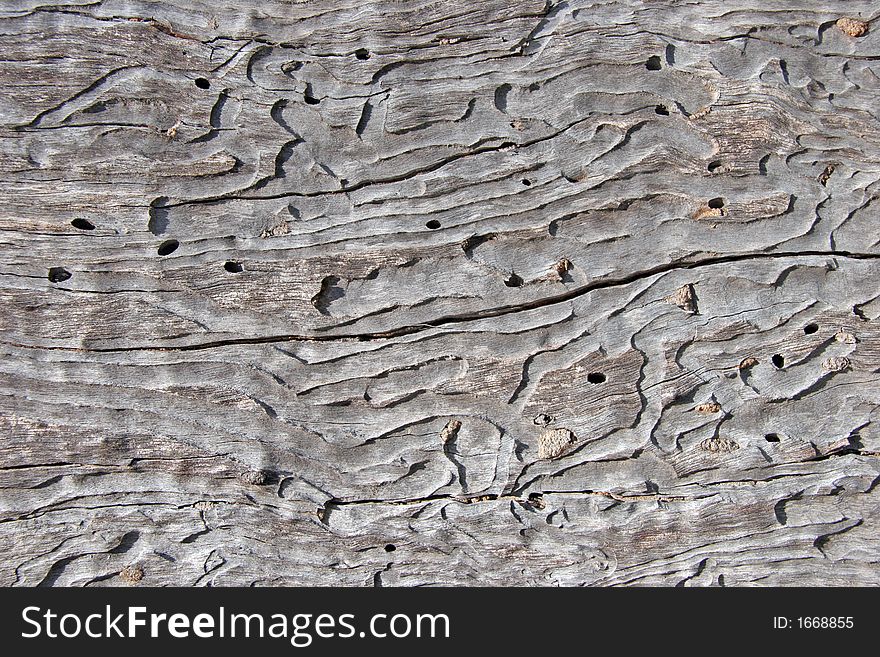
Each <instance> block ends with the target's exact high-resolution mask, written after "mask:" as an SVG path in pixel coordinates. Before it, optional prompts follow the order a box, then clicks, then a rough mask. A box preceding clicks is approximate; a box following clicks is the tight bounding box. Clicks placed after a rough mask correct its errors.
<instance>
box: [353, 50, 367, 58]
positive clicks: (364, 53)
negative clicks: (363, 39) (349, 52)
mask: <svg viewBox="0 0 880 657" xmlns="http://www.w3.org/2000/svg"><path fill="white" fill-rule="evenodd" d="M354 56H355V57H357V58H358V59H369V58H370V51H369V50H367V49H365V48H358V49H357V50H355V51H354Z"/></svg>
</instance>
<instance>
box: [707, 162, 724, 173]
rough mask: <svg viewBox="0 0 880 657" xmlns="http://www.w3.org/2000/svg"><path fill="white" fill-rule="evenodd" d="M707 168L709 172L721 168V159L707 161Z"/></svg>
mask: <svg viewBox="0 0 880 657" xmlns="http://www.w3.org/2000/svg"><path fill="white" fill-rule="evenodd" d="M707 168H708V169H709V173H715V172H716V171H718V169H720V168H721V160H712V161H711V162H709V166H708V167H707Z"/></svg>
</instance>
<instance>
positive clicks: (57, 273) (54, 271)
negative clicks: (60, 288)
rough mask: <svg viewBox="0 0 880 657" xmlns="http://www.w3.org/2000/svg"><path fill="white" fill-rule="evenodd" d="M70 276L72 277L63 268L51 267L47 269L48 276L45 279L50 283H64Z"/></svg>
mask: <svg viewBox="0 0 880 657" xmlns="http://www.w3.org/2000/svg"><path fill="white" fill-rule="evenodd" d="M71 276H73V274H71V273H70V272H69V271H67V270H66V269H65V268H64V267H51V268H49V274H48V276H47V278H48V279H49V280H50V281H51V282H52V283H61V282H63V281H66V280H67V279H68V278H70V277H71Z"/></svg>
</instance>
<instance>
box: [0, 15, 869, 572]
mask: <svg viewBox="0 0 880 657" xmlns="http://www.w3.org/2000/svg"><path fill="white" fill-rule="evenodd" d="M877 14H878V8H877V5H876V3H875V2H867V1H865V2H862V1H855V0H854V1H847V2H821V1H818V0H736V1H733V2H721V1H719V0H716V1H701V2H653V1H637V0H617V1H614V2H590V1H588V0H568V1H566V0H563V1H559V2H551V1H549V0H548V1H544V0H518V1H517V2H512V1H508V2H504V1H501V0H484V1H481V2H474V3H471V2H464V1H462V0H450V1H448V2H421V1H417V0H401V1H390V0H389V1H383V2H364V1H363V0H325V1H321V2H317V1H316V2H293V1H281V0H260V1H254V2H247V3H245V2H240V3H236V2H231V1H229V0H215V1H213V2H200V1H193V2H183V1H182V0H178V1H176V2H152V1H148V0H125V1H122V0H103V1H99V0H96V1H88V0H80V1H74V0H56V1H55V2H54V3H53V4H44V2H41V1H40V0H6V1H5V2H3V3H2V5H0V34H2V37H0V38H2V41H0V42H2V51H3V56H2V61H0V89H2V92H0V181H2V182H0V196H2V203H0V231H2V238H0V299H2V314H0V331H2V336H0V350H2V359H0V377H2V387H0V392H2V395H0V427H2V430H0V584H2V585H7V586H10V585H16V586H36V585H56V586H57V585H93V586H107V585H170V584H187V585H189V584H191V585H208V584H210V585H216V586H220V585H233V584H235V585H245V584H257V585H280V584H340V585H366V586H372V585H378V586H388V585H406V586H411V585H435V584H445V585H474V584H488V585H510V584H534V585H582V584H588V585H630V584H638V585H656V584H662V585H684V586H694V585H697V586H700V585H726V586H735V585H750V584H758V585H794V584H832V585H843V584H863V585H866V584H872V585H876V584H880V552H878V548H880V538H878V515H880V511H878V500H880V497H878V495H880V493H878V490H877V483H878V481H880V460H878V455H880V410H878V402H880V385H878V369H880V321H878V315H880V276H878V273H880V262H878V258H880V248H878V245H880V219H878V214H877V207H878V206H877V197H878V191H880V187H878V180H880V130H878V128H880V123H878V118H880V117H878V108H880V26H877V28H876V29H875V25H874V23H872V22H871V21H872V20H873V19H874V18H875V16H876V15H877ZM841 18H846V19H848V20H842V21H840V20H839V19H841ZM175 247H176V248H175Z"/></svg>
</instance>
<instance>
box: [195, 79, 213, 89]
mask: <svg viewBox="0 0 880 657" xmlns="http://www.w3.org/2000/svg"><path fill="white" fill-rule="evenodd" d="M195 85H196V86H197V87H198V88H199V89H210V88H211V83H210V82H208V81H207V80H206V79H205V78H196V79H195Z"/></svg>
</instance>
